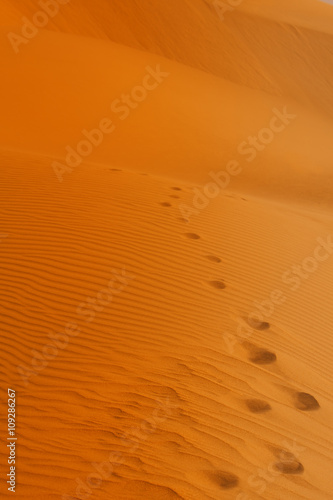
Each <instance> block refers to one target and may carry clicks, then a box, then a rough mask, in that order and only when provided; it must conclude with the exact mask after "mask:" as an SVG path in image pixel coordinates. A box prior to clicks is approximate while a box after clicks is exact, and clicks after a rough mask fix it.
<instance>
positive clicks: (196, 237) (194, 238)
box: [185, 233, 200, 240]
mask: <svg viewBox="0 0 333 500" xmlns="http://www.w3.org/2000/svg"><path fill="white" fill-rule="evenodd" d="M185 236H186V238H189V239H190V240H200V236H199V235H198V234H195V233H185Z"/></svg>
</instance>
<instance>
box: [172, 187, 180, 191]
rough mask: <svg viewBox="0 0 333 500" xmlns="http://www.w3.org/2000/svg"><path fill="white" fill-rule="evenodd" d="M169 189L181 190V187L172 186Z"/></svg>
mask: <svg viewBox="0 0 333 500" xmlns="http://www.w3.org/2000/svg"><path fill="white" fill-rule="evenodd" d="M171 189H173V190H174V191H182V188H180V187H172V188H171Z"/></svg>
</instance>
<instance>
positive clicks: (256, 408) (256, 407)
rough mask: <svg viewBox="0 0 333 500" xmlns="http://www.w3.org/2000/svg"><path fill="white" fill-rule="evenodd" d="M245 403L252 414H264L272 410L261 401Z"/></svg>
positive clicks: (254, 400) (248, 400) (255, 400)
mask: <svg viewBox="0 0 333 500" xmlns="http://www.w3.org/2000/svg"><path fill="white" fill-rule="evenodd" d="M245 403H246V406H247V407H248V409H249V410H250V411H251V412H252V413H266V412H267V411H269V410H271V409H272V407H271V405H270V404H269V403H267V402H266V401H263V400H261V399H247V400H246V401H245Z"/></svg>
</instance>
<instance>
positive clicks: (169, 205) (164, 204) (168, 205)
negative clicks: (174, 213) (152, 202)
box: [160, 201, 172, 207]
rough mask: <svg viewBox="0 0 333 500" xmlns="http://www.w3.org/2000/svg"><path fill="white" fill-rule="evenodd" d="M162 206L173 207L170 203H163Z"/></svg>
mask: <svg viewBox="0 0 333 500" xmlns="http://www.w3.org/2000/svg"><path fill="white" fill-rule="evenodd" d="M160 205H161V206H162V207H172V205H171V203H169V202H168V201H163V202H162V203H160Z"/></svg>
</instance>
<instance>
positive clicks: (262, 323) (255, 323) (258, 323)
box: [244, 316, 271, 331]
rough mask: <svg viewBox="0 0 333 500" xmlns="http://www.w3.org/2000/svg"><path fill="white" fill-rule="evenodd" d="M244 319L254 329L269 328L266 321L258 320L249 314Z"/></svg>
mask: <svg viewBox="0 0 333 500" xmlns="http://www.w3.org/2000/svg"><path fill="white" fill-rule="evenodd" d="M244 319H245V321H246V323H247V324H248V325H249V326H250V327H251V328H254V329H255V330H260V331H263V330H268V328H270V326H271V325H270V324H269V323H268V322H267V321H258V320H257V319H255V318H251V316H249V317H247V318H244Z"/></svg>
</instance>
